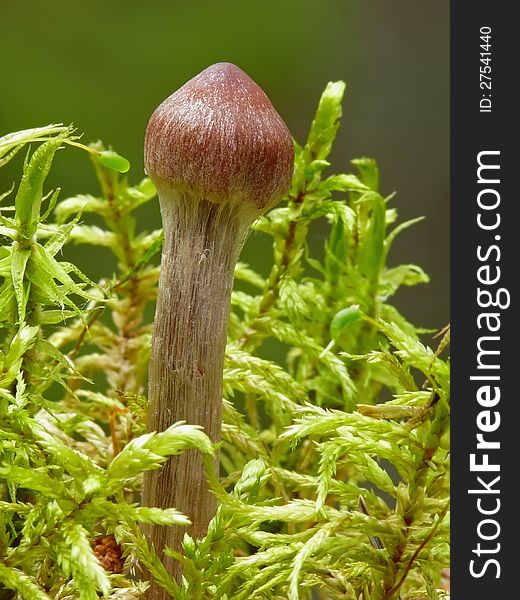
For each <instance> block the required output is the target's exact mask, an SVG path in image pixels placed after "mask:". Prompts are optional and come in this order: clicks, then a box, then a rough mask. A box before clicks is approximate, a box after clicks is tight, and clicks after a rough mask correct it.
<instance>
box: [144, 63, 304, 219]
mask: <svg viewBox="0 0 520 600" xmlns="http://www.w3.org/2000/svg"><path fill="white" fill-rule="evenodd" d="M293 162H294V149H293V143H292V138H291V134H290V132H289V130H288V129H287V126H286V125H285V123H284V122H283V121H282V119H281V117H280V115H279V114H278V113H277V112H276V110H275V109H274V107H273V105H272V104H271V102H270V100H269V98H268V97H267V96H266V95H265V93H264V92H263V91H262V89H261V88H260V87H259V86H258V85H257V84H256V83H255V82H254V81H253V80H252V79H251V78H250V77H249V76H248V75H246V74H245V73H244V72H243V71H242V70H241V69H239V68H238V67H236V66H235V65H232V64H230V63H217V64H215V65H212V66H211V67H208V68H207V69H205V70H204V71H202V73H199V74H198V75H197V76H195V77H194V78H193V79H190V80H189V81H188V82H187V83H185V84H184V85H183V86H182V87H181V88H179V89H178V90H177V91H176V92H174V93H173V94H172V95H171V96H170V97H169V98H167V99H166V100H165V101H164V102H163V103H162V104H161V105H160V106H159V107H158V108H157V109H156V110H155V112H154V113H153V115H152V117H151V118H150V121H149V123H148V127H147V129H146V136H145V167H146V172H147V173H148V175H149V176H150V178H151V179H152V180H153V181H154V183H156V185H158V187H160V186H161V185H164V184H166V185H169V186H171V187H174V188H177V189H179V190H181V191H186V192H188V193H191V194H195V195H196V196H198V197H201V198H205V199H207V200H210V201H212V202H216V203H224V202H238V203H248V204H250V205H251V206H252V207H256V209H258V210H259V211H263V210H266V209H267V208H270V207H271V206H273V205H274V204H276V202H278V201H279V200H280V198H281V197H282V196H283V195H284V194H285V193H286V192H287V191H288V189H289V186H290V183H291V177H292V171H293Z"/></svg>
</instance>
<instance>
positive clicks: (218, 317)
mask: <svg viewBox="0 0 520 600" xmlns="http://www.w3.org/2000/svg"><path fill="white" fill-rule="evenodd" d="M293 162H294V150H293V144H292V138H291V135H290V133H289V130H288V129H287V127H286V125H285V124H284V122H283V121H282V119H281V118H280V116H279V115H278V113H277V112H276V110H275V109H274V107H273V105H272V104H271V102H270V101H269V99H268V98H267V96H266V95H265V93H264V92H263V91H262V90H261V89H260V87H259V86H258V85H257V84H256V83H255V82H254V81H252V79H250V78H249V77H248V75H246V74H245V73H244V72H243V71H242V70H240V69H239V68H238V67H236V66H235V65H232V64H229V63H218V64H215V65H212V66H211V67H209V68H207V69H206V70H204V71H202V73H200V74H199V75H197V76H196V77H194V78H193V79H191V80H190V81H188V82H187V83H186V84H185V85H184V86H182V87H181V88H180V89H179V90H177V91H176V92H175V93H173V94H172V95H171V96H170V97H169V98H167V99H166V100H165V101H164V102H163V103H162V104H161V105H160V106H159V107H158V108H157V109H156V110H155V112H154V113H153V115H152V117H151V119H150V121H149V123H148V127H147V130H146V136H145V167H146V171H147V173H148V175H149V176H150V178H151V179H152V181H153V182H154V184H155V186H156V188H157V191H158V194H159V201H160V207H161V215H162V220H163V228H164V245H163V251H162V259H161V275H160V281H159V289H158V297H157V308H156V314H155V323H154V332H153V338H152V348H151V360H150V371H149V416H148V430H149V431H163V430H165V429H166V428H167V427H169V426H170V425H172V423H175V422H176V421H186V422H187V423H190V424H196V425H200V426H201V427H203V429H204V431H205V432H206V434H207V435H208V436H209V437H210V439H211V440H212V441H213V442H216V441H218V439H219V436H220V430H221V421H222V417H221V410H222V374H223V363H224V351H225V346H226V339H227V325H228V317H229V305H230V296H231V290H232V285H233V272H234V267H235V264H236V262H237V259H238V255H239V252H240V250H241V248H242V245H243V243H244V241H245V238H246V236H247V233H248V230H249V228H250V226H251V224H252V223H253V222H254V221H255V220H256V219H257V218H258V217H259V216H260V215H262V214H263V213H264V212H265V211H267V210H268V209H270V208H271V207H272V206H274V205H275V204H276V203H277V202H279V200H280V199H281V198H282V196H283V195H284V194H285V193H286V192H287V191H288V189H289V186H290V182H291V176H292V171H293ZM215 469H217V462H216V463H215ZM143 505H145V506H157V507H161V508H166V507H175V508H176V509H178V510H180V511H181V512H183V513H184V514H186V515H187V516H188V517H189V518H190V520H191V522H192V526H191V528H190V529H189V533H190V535H192V536H193V537H196V538H197V537H201V536H203V535H205V533H206V531H207V526H208V523H209V521H210V519H211V518H212V517H213V515H214V512H215V508H216V505H215V500H214V498H213V497H212V495H211V494H210V492H209V490H208V487H207V484H206V479H205V476H204V470H203V463H202V457H201V455H200V453H198V452H197V451H195V450H190V451H188V452H186V453H184V454H182V455H180V456H176V457H172V458H170V459H169V461H168V462H167V463H166V464H165V465H164V466H163V467H162V469H160V470H154V471H149V472H147V473H146V474H145V478H144V484H143ZM147 534H148V537H149V540H150V541H151V542H153V544H154V545H155V548H156V551H157V552H158V554H159V556H161V558H163V560H164V561H165V564H166V565H167V568H168V570H169V572H170V573H172V574H173V575H174V576H176V577H177V578H179V575H180V571H179V567H178V566H175V562H174V561H173V559H171V558H169V557H164V556H163V548H164V546H169V547H171V548H173V549H174V550H176V551H180V550H181V540H182V537H183V535H184V531H183V530H182V529H180V528H178V527H176V528H171V527H164V526H150V527H149V528H148V529H147ZM153 587H154V584H152V588H153ZM160 594H161V592H160V591H159V590H158V588H157V589H156V592H155V593H152V595H151V596H150V597H153V598H154V599H155V598H162V597H165V598H166V597H168V595H167V594H166V595H165V596H161V595H160Z"/></svg>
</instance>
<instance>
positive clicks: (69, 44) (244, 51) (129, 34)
mask: <svg viewBox="0 0 520 600" xmlns="http://www.w3.org/2000/svg"><path fill="white" fill-rule="evenodd" d="M0 25H1V34H0V49H1V57H2V59H1V60H2V71H1V84H0V135H1V134H4V133H7V132H9V131H14V130H18V129H25V128H28V127H33V126H39V125H44V124H47V123H51V122H63V123H71V122H73V123H74V124H75V125H76V127H77V128H78V129H79V130H80V131H82V132H84V137H83V141H86V142H88V141H93V140H97V139H99V138H102V139H103V140H104V142H105V143H106V144H110V145H112V146H113V147H114V148H115V149H116V150H117V151H118V152H120V153H121V154H123V155H124V156H126V157H127V158H128V159H129V160H130V161H131V163H132V170H131V172H130V177H131V179H132V180H134V181H137V180H138V179H140V178H141V177H142V176H143V160H142V145H143V134H144V129H145V126H146V122H147V120H148V118H149V116H150V114H151V113H152V112H153V110H154V108H155V107H156V106H157V104H159V103H160V102H161V101H162V100H163V99H164V98H165V97H166V96H168V95H169V94H170V93H172V92H173V91H174V90H175V89H176V88H178V87H179V86H180V85H182V84H183V83H184V82H185V81H186V80H188V79H189V78H191V77H192V76H193V75H195V74H196V73H198V72H199V71H201V70H202V69H204V68H205V67H207V66H208V65H209V64H211V63H214V62H219V61H230V62H234V63H236V64H237V65H239V66H240V67H241V68H243V69H244V70H245V71H246V72H247V73H249V75H251V77H253V79H255V80H256V81H257V82H258V83H259V84H260V85H261V86H262V87H263V88H264V89H265V91H266V92H267V94H268V95H269V96H270V98H271V100H272V101H273V104H274V105H275V107H276V108H277V109H278V111H279V112H280V114H281V115H282V116H283V118H284V119H285V121H286V122H287V124H288V126H289V128H290V129H291V131H292V133H293V135H294V136H295V138H296V139H297V140H298V141H300V142H303V141H304V140H305V137H306V133H307V129H308V127H309V125H310V122H311V118H312V115H313V112H314V110H315V107H316V103H317V101H318V99H319V96H320V93H321V91H322V90H323V88H324V86H325V84H326V83H327V82H328V81H330V80H337V79H343V80H345V81H346V82H347V86H348V87H347V95H346V99H345V103H344V118H343V122H342V123H343V124H342V128H341V129H340V132H339V135H338V140H337V143H336V146H335V149H334V152H333V155H332V162H333V167H332V169H338V170H341V171H345V170H346V169H348V168H349V167H348V162H349V161H350V160H351V159H352V158H355V157H357V156H362V155H366V156H371V157H374V158H376V159H377V160H378V162H379V166H380V169H381V181H382V191H383V193H385V194H386V193H390V192H392V191H394V190H397V192H398V195H397V197H396V199H395V200H394V204H393V205H394V206H396V207H397V208H398V210H399V213H400V217H401V219H408V218H412V217H415V216H418V215H425V216H426V217H427V219H426V221H425V222H422V223H421V224H419V225H417V226H415V227H414V228H413V229H411V230H408V231H407V232H406V233H404V234H402V237H401V238H400V239H399V241H398V242H397V243H396V245H395V247H394V249H393V251H392V256H391V262H392V263H393V264H397V263H398V262H415V263H417V264H419V265H421V266H422V267H423V268H424V269H425V270H426V271H427V272H428V273H429V274H430V275H431V278H432V281H431V284H430V285H429V286H427V287H422V288H418V289H409V290H405V291H404V292H401V293H400V295H399V297H398V299H397V300H398V304H399V306H400V308H401V309H402V310H403V311H404V312H405V313H406V315H407V316H408V317H409V318H410V319H411V320H412V321H414V322H415V323H416V324H420V325H424V326H432V327H439V326H442V325H444V324H445V323H446V322H447V321H448V319H449V0H437V1H436V2H417V1H416V0H393V1H392V2H389V1H388V0H364V1H362V2H361V1H359V0H358V1H356V0H319V1H318V0H315V1H314V2H312V1H310V0H263V1H262V2H258V3H252V2H244V1H243V0H241V1H239V0H218V1H214V2H210V1H209V0H194V1H192V2H178V1H173V0H151V1H149V2H143V1H142V0H140V1H137V0H126V1H124V2H123V1H112V2H107V1H106V0H88V1H86V0H77V1H76V2H71V0H48V1H47V2H40V1H37V0H17V1H15V2H12V1H9V2H8V1H6V0H0ZM19 168H20V163H19V162H18V163H17V164H16V165H12V166H10V168H9V169H2V171H0V191H4V190H5V189H7V188H8V187H9V186H10V184H11V182H12V181H13V179H15V178H18V176H19V174H18V172H17V169H18V171H19ZM331 172H332V171H331ZM50 184H51V185H53V186H57V185H59V186H61V187H62V190H63V191H62V195H61V197H62V198H64V197H67V196H70V195H73V194H76V193H84V192H90V193H96V190H97V188H96V183H95V179H94V177H93V174H92V172H91V169H90V166H89V164H88V159H87V157H86V155H85V153H83V152H80V151H74V150H73V149H68V150H67V151H66V152H61V153H60V155H59V157H58V158H57V160H56V163H55V168H54V172H53V174H52V177H51V180H50ZM140 225H141V226H142V227H144V228H151V227H154V226H158V225H159V210H158V205H157V204H155V203H154V204H151V205H150V206H149V207H147V208H146V211H145V212H143V213H142V214H141V219H140ZM315 236H316V239H315V243H316V244H320V243H321V242H320V240H319V232H317V233H315ZM267 250H268V249H266V248H265V246H263V245H262V240H261V238H260V237H259V236H255V235H253V236H252V237H251V238H250V239H249V240H248V243H247V246H246V248H245V251H244V259H245V260H246V261H248V262H250V263H252V264H254V265H255V266H258V267H259V268H262V266H263V269H262V270H265V268H266V267H267V262H268V261H269V258H270V254H269V252H268V251H267ZM72 254H73V256H71V255H70V254H69V256H71V257H72V258H73V259H74V260H77V261H78V262H80V263H81V264H82V266H83V267H84V269H85V271H86V273H87V274H89V275H91V276H93V277H97V276H101V275H107V274H110V272H111V269H112V265H111V263H108V262H107V263H105V264H103V261H104V260H105V258H104V257H106V256H107V254H106V253H104V252H102V251H101V252H100V253H97V252H95V251H94V252H93V251H92V250H91V248H85V247H84V248H78V249H76V250H74V251H73V253H72ZM262 261H263V262H264V264H263V265H262Z"/></svg>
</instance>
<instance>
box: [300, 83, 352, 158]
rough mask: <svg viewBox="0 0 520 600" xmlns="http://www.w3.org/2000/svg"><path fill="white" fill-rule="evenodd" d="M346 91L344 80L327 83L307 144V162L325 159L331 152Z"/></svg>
mask: <svg viewBox="0 0 520 600" xmlns="http://www.w3.org/2000/svg"><path fill="white" fill-rule="evenodd" d="M344 93H345V84H344V82H343V81H334V82H330V83H328V84H327V87H326V88H325V91H324V92H323V94H322V96H321V98H320V103H319V105H318V109H317V111H316V116H315V117H314V121H313V122H312V125H311V129H310V132H309V137H308V139H307V144H306V145H305V150H304V156H305V162H306V163H310V162H312V161H314V160H324V159H326V158H327V156H328V155H329V154H330V151H331V149H332V143H333V141H334V138H335V137H336V132H337V130H338V127H339V118H340V117H341V101H342V100H343V94H344Z"/></svg>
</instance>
